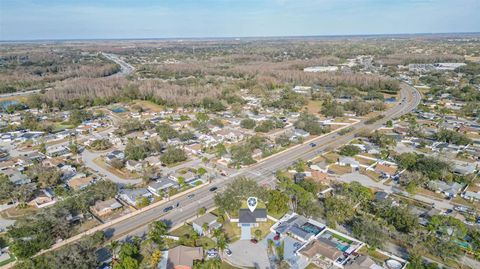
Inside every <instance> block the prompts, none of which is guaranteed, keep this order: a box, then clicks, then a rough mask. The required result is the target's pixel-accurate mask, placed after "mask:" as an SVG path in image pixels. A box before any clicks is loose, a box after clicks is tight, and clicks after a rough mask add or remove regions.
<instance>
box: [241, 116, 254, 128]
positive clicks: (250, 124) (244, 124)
mask: <svg viewBox="0 0 480 269" xmlns="http://www.w3.org/2000/svg"><path fill="white" fill-rule="evenodd" d="M255 125H257V124H256V122H255V121H254V120H252V119H248V118H247V119H243V120H242V121H241V122H240V126H241V127H242V128H245V129H253V128H255Z"/></svg>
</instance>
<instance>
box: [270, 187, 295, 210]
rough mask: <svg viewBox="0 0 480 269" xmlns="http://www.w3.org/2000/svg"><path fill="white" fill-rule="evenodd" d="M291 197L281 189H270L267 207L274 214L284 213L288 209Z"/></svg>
mask: <svg viewBox="0 0 480 269" xmlns="http://www.w3.org/2000/svg"><path fill="white" fill-rule="evenodd" d="M289 200H290V199H289V197H288V195H287V194H286V193H284V192H281V191H279V190H270V191H269V192H268V202H267V209H268V211H269V212H271V213H273V214H281V213H282V214H283V213H286V212H287V211H288V202H289Z"/></svg>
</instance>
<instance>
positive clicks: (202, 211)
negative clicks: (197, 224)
mask: <svg viewBox="0 0 480 269" xmlns="http://www.w3.org/2000/svg"><path fill="white" fill-rule="evenodd" d="M205 213H207V209H206V208H205V207H203V206H202V207H200V208H199V209H198V213H197V215H200V216H201V215H205Z"/></svg>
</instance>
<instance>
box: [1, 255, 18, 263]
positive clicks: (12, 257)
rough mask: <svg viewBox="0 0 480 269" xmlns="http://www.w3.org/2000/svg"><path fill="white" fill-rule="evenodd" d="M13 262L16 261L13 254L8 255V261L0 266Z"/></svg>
mask: <svg viewBox="0 0 480 269" xmlns="http://www.w3.org/2000/svg"><path fill="white" fill-rule="evenodd" d="M15 260H16V258H15V256H13V254H10V259H8V260H4V261H2V262H0V266H4V265H7V264H9V263H11V262H14V261H15Z"/></svg>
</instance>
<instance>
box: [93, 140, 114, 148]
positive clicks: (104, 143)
mask: <svg viewBox="0 0 480 269" xmlns="http://www.w3.org/2000/svg"><path fill="white" fill-rule="evenodd" d="M90 147H91V148H92V149H94V150H107V149H109V148H111V147H112V143H111V142H110V141H109V140H108V139H105V138H103V139H97V140H94V141H93V142H92V143H91V144H90Z"/></svg>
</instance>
